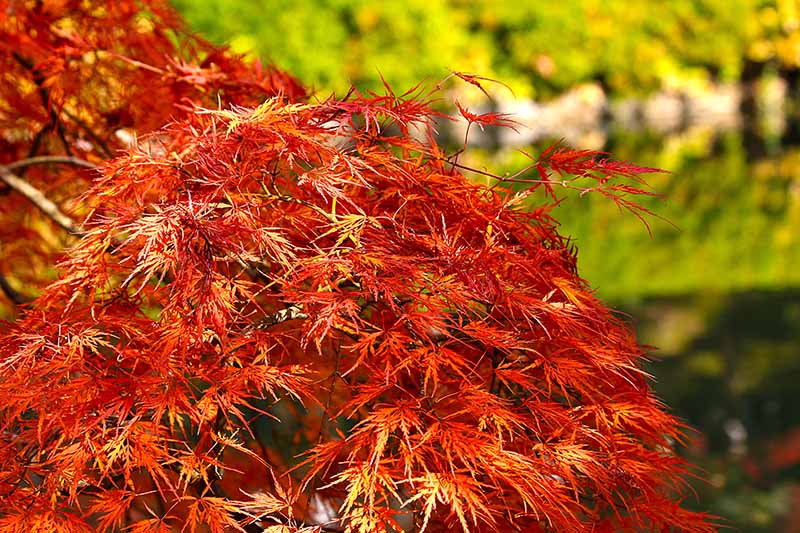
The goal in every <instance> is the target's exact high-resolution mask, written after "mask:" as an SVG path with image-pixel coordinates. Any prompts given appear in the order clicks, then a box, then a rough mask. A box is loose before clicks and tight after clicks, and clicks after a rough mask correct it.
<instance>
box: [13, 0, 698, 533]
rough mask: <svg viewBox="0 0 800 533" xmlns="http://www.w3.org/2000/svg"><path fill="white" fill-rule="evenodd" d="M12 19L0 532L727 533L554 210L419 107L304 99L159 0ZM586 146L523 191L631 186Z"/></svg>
mask: <svg viewBox="0 0 800 533" xmlns="http://www.w3.org/2000/svg"><path fill="white" fill-rule="evenodd" d="M29 4H30V5H29ZM0 11H2V13H4V15H2V17H3V18H0V43H2V45H0V64H1V65H2V69H3V70H2V72H3V74H2V76H0V133H1V134H2V137H1V138H0V143H1V144H2V150H1V151H0V157H1V158H2V159H0V178H2V182H3V183H4V184H5V189H4V190H3V191H2V194H3V198H2V208H1V210H0V218H1V219H2V223H1V224H0V228H2V230H0V231H2V234H1V235H0V242H2V246H3V247H4V253H3V255H2V257H1V258H0V273H2V274H4V276H3V277H2V285H3V292H4V294H5V296H6V297H7V299H8V300H9V301H10V302H11V303H12V304H15V311H14V312H15V313H16V317H15V319H14V320H13V321H12V322H8V323H5V324H4V325H3V326H2V332H0V531H54V532H58V531H65V532H71V531H117V530H123V529H124V530H126V531H133V532H144V531H209V532H217V531H251V530H254V531H262V530H264V531H270V532H273V533H277V532H283V533H289V532H299V531H303V532H309V533H311V532H321V531H352V532H364V533H367V532H380V531H387V532H388V531H423V530H424V531H430V532H433V531H451V530H453V529H454V528H455V529H463V530H464V531H515V530H518V531H531V532H535V531H542V532H545V531H558V532H562V531H595V532H599V531H625V530H630V531H641V530H647V531H651V530H652V531H669V530H685V531H697V532H704V531H712V530H713V527H712V525H711V524H710V522H709V521H708V520H707V517H705V516H704V515H702V514H699V513H693V512H690V511H687V510H685V509H683V508H682V507H681V506H680V501H681V499H682V497H683V496H682V495H683V494H684V493H685V489H686V487H685V481H684V476H685V474H686V467H685V465H684V463H683V461H682V460H681V459H680V458H679V457H678V456H677V455H676V453H675V451H674V447H675V446H676V444H677V443H679V442H681V439H682V427H681V425H680V424H679V423H678V421H676V420H675V419H674V418H673V417H672V416H670V415H669V414H667V413H666V412H665V409H664V407H663V406H662V405H661V404H660V403H659V401H658V400H657V399H656V398H655V397H654V396H653V394H652V392H651V390H650V388H649V386H648V382H647V376H646V375H645V374H644V373H643V371H642V370H641V368H640V363H641V359H642V357H643V355H644V354H643V350H642V348H641V347H640V346H639V345H638V344H637V343H636V340H635V338H634V337H633V335H632V334H631V332H630V331H629V330H628V329H627V328H626V326H625V325H624V324H623V323H622V322H621V321H620V320H619V319H618V318H617V317H616V316H615V315H614V314H613V313H612V312H611V311H610V310H609V309H607V308H606V307H605V306H604V305H603V304H602V303H600V302H599V301H598V300H597V299H595V297H594V296H593V295H592V293H591V291H590V290H589V288H588V287H587V284H586V282H585V281H583V280H582V279H581V278H580V277H579V276H578V274H577V269H576V252H575V249H574V247H573V246H572V245H571V243H570V241H569V240H568V239H566V238H564V237H562V236H561V235H560V234H559V233H558V231H557V223H556V222H555V221H554V220H553V219H551V218H550V217H549V215H548V209H549V205H550V204H549V203H548V201H547V200H542V201H541V202H540V204H538V205H539V207H537V208H535V209H528V208H526V207H525V205H526V203H525V202H526V198H527V194H528V193H529V192H523V193H514V192H512V190H511V184H512V183H514V181H515V180H516V177H514V178H511V179H499V180H498V181H497V183H496V184H495V185H494V186H492V187H488V186H485V185H479V184H476V183H474V182H473V181H470V180H469V179H468V178H467V177H466V176H465V175H464V173H462V171H461V170H462V169H460V166H459V165H458V164H457V162H456V159H455V158H454V157H451V156H448V155H447V154H445V153H444V152H443V151H442V149H440V148H439V147H438V145H437V144H436V139H435V130H434V119H436V118H439V114H438V113H437V112H436V111H434V110H433V109H432V107H431V101H430V99H431V97H432V95H431V94H427V93H423V92H421V91H419V90H417V91H414V92H410V93H406V94H404V95H402V96H398V95H395V94H394V93H392V92H391V90H389V88H388V87H387V91H386V94H383V95H378V94H371V93H370V94H361V93H359V92H357V91H352V92H351V93H350V94H349V95H348V96H347V97H345V98H343V99H336V98H334V97H331V98H329V99H326V100H322V101H318V102H312V101H311V100H310V99H309V97H308V96H307V95H306V93H305V91H304V90H303V89H302V87H301V86H300V85H299V84H298V83H297V82H296V81H295V80H294V79H293V78H291V77H290V76H288V75H286V74H284V73H282V72H280V71H278V70H275V69H273V68H268V69H264V68H261V67H260V66H258V65H255V66H253V65H247V64H245V63H244V62H243V61H242V60H241V59H240V58H237V57H236V56H233V55H230V54H229V53H227V52H226V51H224V50H222V49H218V48H215V47H213V46H212V45H210V44H207V43H205V42H203V41H202V40H200V39H199V38H197V37H192V36H188V35H186V34H185V32H184V30H183V29H182V26H181V23H180V21H179V20H178V19H177V18H176V17H175V15H174V14H173V12H172V11H170V10H169V9H168V8H167V7H166V6H164V5H162V4H161V3H160V2H156V1H138V2H133V1H120V2H115V3H106V2H91V1H88V0H82V1H60V2H30V3H21V2H10V3H9V2H0ZM176 43H179V44H176ZM458 77H460V78H462V79H464V80H465V81H467V82H469V83H477V84H479V83H480V82H481V81H486V80H485V79H484V78H480V77H477V76H471V75H465V74H459V75H458ZM461 112H462V115H464V116H465V117H468V118H469V117H472V118H471V120H473V121H474V122H477V123H479V124H480V125H481V126H491V125H493V124H496V123H500V124H501V125H502V124H506V125H508V124H509V122H508V119H507V118H506V117H503V116H497V117H494V116H491V115H478V114H475V113H472V112H470V111H468V110H466V109H464V108H461ZM594 155H595V154H586V153H583V152H573V151H570V150H568V149H563V148H562V149H554V150H551V151H549V152H547V153H545V154H544V155H543V156H542V157H541V158H539V159H537V162H536V167H535V172H536V174H535V177H536V180H535V181H536V182H537V183H543V182H544V181H546V180H549V179H550V177H554V178H555V177H559V179H563V178H564V175H565V174H567V173H568V174H571V175H573V178H572V179H574V180H579V179H589V180H595V181H592V183H596V184H599V185H591V186H587V187H586V190H589V189H593V188H598V187H600V188H601V189H602V190H603V191H610V192H609V194H611V195H612V196H615V197H616V196H617V195H619V196H620V197H623V196H624V195H625V194H635V193H637V192H640V191H639V189H636V188H634V187H631V186H627V185H625V186H624V187H628V188H627V189H622V188H611V189H609V187H612V185H610V183H616V182H615V181H614V180H618V179H626V178H638V177H639V175H640V174H641V173H643V172H646V171H649V170H650V169H640V168H638V167H635V166H633V165H628V164H623V163H618V162H613V161H609V160H606V159H600V158H597V157H594ZM554 183H556V184H557V183H558V180H555V181H554ZM570 183H577V182H576V181H570ZM546 187H547V188H548V191H550V192H552V189H551V188H550V182H549V181H547V185H546ZM64 250H65V251H64ZM57 257H60V260H59V263H58V269H57V275H55V274H52V272H51V271H52V264H53V261H55V260H56V258H57ZM48 265H50V268H49V269H48V268H47V266H48ZM54 276H55V277H54ZM12 282H13V283H12ZM14 284H16V287H17V288H16V289H15V288H14V287H13V286H12V285H14ZM37 287H40V288H41V291H40V294H39V295H38V296H37V297H36V298H35V299H34V300H33V301H28V299H27V298H23V297H22V296H21V294H22V292H21V291H22V289H23V288H24V289H25V290H27V291H33V290H35V289H36V288H37Z"/></svg>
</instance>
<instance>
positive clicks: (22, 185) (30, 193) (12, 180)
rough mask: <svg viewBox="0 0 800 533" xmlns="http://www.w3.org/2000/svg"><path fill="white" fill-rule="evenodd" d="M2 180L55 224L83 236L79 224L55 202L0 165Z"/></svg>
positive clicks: (0, 178)
mask: <svg viewBox="0 0 800 533" xmlns="http://www.w3.org/2000/svg"><path fill="white" fill-rule="evenodd" d="M0 180H3V181H4V182H5V183H6V185H8V186H9V187H11V188H12V189H14V190H15V191H17V192H18V193H20V194H21V195H22V196H24V197H25V198H27V199H28V201H30V202H31V203H32V204H33V205H35V206H36V207H37V208H38V209H39V210H40V211H41V212H42V213H44V214H45V215H47V216H48V217H49V218H50V219H51V220H52V221H53V222H55V223H56V224H58V225H59V226H61V227H62V228H64V229H65V230H67V231H68V232H69V233H70V234H72V235H75V236H80V235H82V234H83V229H82V228H81V227H80V225H79V224H78V223H77V222H75V221H74V220H72V219H71V218H70V217H68V216H67V215H65V214H64V213H63V212H62V211H61V209H59V207H58V206H57V205H56V204H55V203H54V202H53V201H51V200H50V199H48V198H47V197H46V196H45V195H44V193H42V191H40V190H39V189H37V188H36V187H34V186H33V185H31V184H30V183H28V182H27V181H25V180H24V179H22V178H20V177H19V176H17V175H15V174H14V173H12V172H11V171H10V170H9V169H8V167H7V166H4V165H0Z"/></svg>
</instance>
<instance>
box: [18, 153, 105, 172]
mask: <svg viewBox="0 0 800 533" xmlns="http://www.w3.org/2000/svg"><path fill="white" fill-rule="evenodd" d="M49 163H63V164H65V165H75V166H76V167H83V168H97V165H95V164H94V163H92V162H89V161H86V160H85V159H80V158H77V157H74V156H71V155H39V156H34V157H29V158H27V159H20V160H19V161H14V162H13V163H9V164H7V165H4V166H5V167H6V170H16V169H18V168H24V167H29V166H31V165H46V164H49Z"/></svg>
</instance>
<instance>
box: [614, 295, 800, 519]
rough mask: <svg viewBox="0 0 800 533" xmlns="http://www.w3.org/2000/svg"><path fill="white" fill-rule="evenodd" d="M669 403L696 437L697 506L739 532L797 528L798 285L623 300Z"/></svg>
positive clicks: (799, 449) (799, 477) (799, 411)
mask: <svg viewBox="0 0 800 533" xmlns="http://www.w3.org/2000/svg"><path fill="white" fill-rule="evenodd" d="M626 311H627V313H629V314H630V315H631V316H634V317H636V325H637V329H638V332H639V336H640V339H641V340H642V342H645V343H648V344H653V345H658V346H660V348H661V349H660V350H658V351H657V352H655V356H656V358H657V360H655V361H654V362H653V363H651V364H650V365H649V366H648V369H647V370H648V371H649V372H651V373H652V374H653V375H654V376H655V377H656V380H657V381H656V383H655V388H656V391H657V392H658V394H659V396H660V397H661V398H662V399H663V400H664V401H665V402H666V403H667V404H668V405H669V406H670V408H671V409H672V410H673V412H675V413H676V414H678V415H679V416H680V417H681V418H683V419H684V420H686V421H687V422H688V423H689V424H690V425H691V426H693V427H695V428H697V429H699V430H700V431H701V432H702V435H699V434H695V435H693V438H692V440H691V444H690V446H689V447H688V449H687V450H686V453H687V454H688V455H689V456H690V457H691V458H692V461H694V462H695V463H697V464H699V465H700V466H701V467H702V468H703V469H705V470H706V472H707V474H706V477H707V478H708V479H709V481H710V483H709V484H704V483H695V488H696V490H697V491H698V493H699V495H700V499H701V504H702V505H701V506H700V507H702V508H707V506H711V507H712V510H713V511H714V512H715V513H717V514H719V515H721V516H724V517H725V518H727V519H728V520H730V521H731V522H732V525H733V526H735V527H736V528H738V529H740V530H742V531H799V530H800V516H795V517H792V516H791V511H792V510H793V509H795V508H797V507H800V505H798V504H800V409H798V408H797V406H798V401H797V391H798V379H799V378H800V342H798V341H800V289H785V290H770V291H766V290H759V291H747V292H737V293H730V294H724V295H720V294H716V295H714V294H704V293H702V292H700V291H698V292H697V293H695V294H692V295H684V296H673V297H661V298H645V299H643V300H642V301H640V302H638V303H637V304H635V305H629V306H628V307H627V308H626Z"/></svg>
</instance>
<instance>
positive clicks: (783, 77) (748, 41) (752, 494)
mask: <svg viewBox="0 0 800 533" xmlns="http://www.w3.org/2000/svg"><path fill="white" fill-rule="evenodd" d="M174 3H175V6H176V7H177V8H178V9H179V10H180V11H181V12H182V13H183V15H184V16H185V17H186V18H187V19H188V21H189V23H190V25H191V28H192V29H193V30H194V31H196V32H198V33H200V34H201V35H203V36H204V37H206V38H208V39H210V40H212V41H215V42H218V43H228V44H230V46H231V47H232V48H233V50H235V51H237V52H240V53H246V54H250V55H252V56H253V57H254V58H262V59H263V60H264V61H268V62H274V63H276V64H277V65H278V66H279V67H282V68H284V69H287V70H288V71H290V72H292V73H293V74H295V75H296V76H297V77H299V78H300V79H301V80H302V81H303V82H304V83H305V84H307V85H309V86H311V87H313V89H314V90H315V91H316V92H315V94H316V96H317V97H318V98H325V97H326V96H327V95H329V94H330V93H332V92H335V93H336V94H338V95H342V94H344V93H345V92H346V91H347V90H348V88H349V87H350V86H351V84H352V85H353V86H355V87H356V88H358V89H359V90H361V91H367V90H375V91H382V90H383V88H382V80H381V76H383V78H385V80H386V81H387V82H388V84H389V85H390V86H391V87H392V88H393V89H394V90H395V92H397V93H402V92H403V91H405V90H406V89H409V88H411V87H413V86H415V85H416V84H418V83H420V82H422V83H423V84H425V85H427V86H430V87H433V86H435V85H436V84H437V83H438V82H439V81H441V80H442V79H443V78H445V77H446V76H447V74H448V71H449V70H458V71H467V72H472V73H476V74H480V75H483V76H487V77H490V78H495V79H497V80H501V81H502V82H503V83H504V84H507V85H508V88H506V87H504V86H502V85H497V86H495V90H494V91H493V92H492V95H491V96H492V98H491V99H487V98H486V97H485V96H484V95H482V94H480V93H479V92H477V91H472V92H470V91H469V90H468V88H467V89H461V90H462V91H463V92H460V93H453V94H449V95H448V96H449V97H451V98H458V99H460V100H462V101H464V102H468V103H469V104H470V105H471V106H474V107H476V108H481V109H483V110H493V111H500V112H505V113H514V114H515V117H516V119H517V120H519V121H520V122H522V123H523V126H522V127H520V128H519V129H520V133H519V134H513V132H509V131H493V130H489V129H487V131H485V132H479V131H478V132H475V133H476V134H475V135H473V136H472V140H471V145H472V146H470V150H469V153H468V154H467V155H466V156H465V157H466V158H467V159H466V162H467V163H468V164H471V165H473V166H476V167H478V168H487V169H491V170H492V171H494V172H497V173H501V172H503V171H505V170H511V169H519V168H521V167H523V166H524V164H525V161H526V160H525V158H524V156H522V155H521V154H520V153H519V151H518V150H520V149H524V150H526V151H529V152H530V151H533V152H536V151H539V150H541V149H543V148H544V147H546V146H548V145H549V144H550V143H552V142H553V141H554V140H558V139H563V140H564V142H566V143H567V144H570V145H572V146H575V147H579V148H590V149H596V150H605V151H608V152H611V153H612V154H613V155H614V156H615V158H620V159H626V160H631V161H634V162H637V163H640V164H643V165H645V166H653V167H658V168H663V169H667V170H669V173H668V174H662V175H658V176H655V177H653V178H652V179H651V180H650V181H651V185H652V186H653V188H654V189H655V190H656V191H658V192H660V193H663V194H664V195H665V197H666V198H665V199H664V200H657V199H653V200H652V201H648V202H646V207H648V208H649V209H651V210H653V211H654V212H656V213H657V214H658V215H660V216H662V217H664V218H665V219H667V220H669V221H671V222H672V224H668V223H665V222H663V221H660V220H658V219H653V220H651V221H650V225H651V231H652V235H649V234H648V231H647V229H646V228H645V227H644V226H643V225H642V224H641V222H640V221H639V220H637V219H636V218H635V217H634V216H631V215H630V214H627V213H620V212H619V211H618V210H617V209H616V208H615V207H614V205H613V203H611V202H608V201H607V200H604V199H602V198H591V197H589V196H586V197H582V198H578V197H575V198H569V199H568V200H567V201H565V202H564V203H563V204H562V205H561V206H559V207H558V208H557V210H556V217H557V218H558V219H559V220H560V221H561V222H562V224H563V232H564V233H565V234H568V235H571V236H573V237H574V239H575V242H576V244H577V247H578V249H579V265H580V269H581V274H582V275H583V277H584V278H586V279H587V280H588V281H589V283H590V284H591V285H592V286H593V287H594V288H596V290H597V292H598V293H599V295H600V296H601V297H602V298H604V299H605V300H606V301H607V302H608V303H609V304H611V305H612V306H613V307H615V308H617V309H620V310H621V311H623V312H625V313H626V314H627V316H628V317H629V319H630V321H631V323H632V325H633V326H634V327H636V328H637V330H638V332H639V336H640V340H641V341H642V342H644V343H646V344H650V345H653V346H657V347H658V349H657V350H654V351H653V356H652V359H653V360H652V362H651V363H649V364H648V370H649V371H650V372H651V373H652V374H653V376H654V379H655V382H654V386H655V388H656V389H657V391H658V393H659V394H660V396H661V397H662V398H663V399H664V401H665V402H666V403H667V404H668V405H669V406H670V408H671V410H672V411H673V412H674V413H676V414H677V415H679V416H680V417H682V418H683V419H684V420H686V422H687V423H688V424H689V425H691V426H692V427H694V428H696V429H697V430H698V431H697V432H695V433H692V434H691V439H690V443H689V446H688V447H687V448H686V449H685V450H684V452H683V453H685V454H687V456H689V457H690V458H691V460H692V461H693V462H694V463H696V464H698V465H699V466H700V467H701V468H702V469H703V470H704V473H703V474H702V475H703V476H704V477H705V478H706V479H707V481H705V482H702V481H696V480H695V481H692V483H693V485H694V486H695V488H696V491H697V494H698V500H699V501H687V505H688V506H690V507H694V508H699V509H703V510H708V511H710V512H713V513H715V514H718V515H719V516H721V517H723V518H724V519H725V520H726V521H727V524H728V525H729V526H732V527H733V528H734V530H740V531H746V532H756V533H757V532H778V531H781V532H783V531H785V532H797V531H800V400H798V398H797V395H798V392H800V2H798V1H797V0H662V1H658V2H654V1H652V0H558V1H557V2H550V1H547V2H544V1H534V0H528V1H520V0H518V1H515V2H503V1H497V0H473V1H469V0H406V1H404V2H394V1H383V2H377V1H371V0H316V1H315V0H174ZM447 90H450V91H452V90H453V89H447ZM459 135H460V132H459V130H458V125H456V126H454V127H447V126H444V125H443V127H442V142H443V143H448V142H454V143H455V144H458V141H457V140H456V139H458V138H459ZM464 161H465V160H462V162H464Z"/></svg>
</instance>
